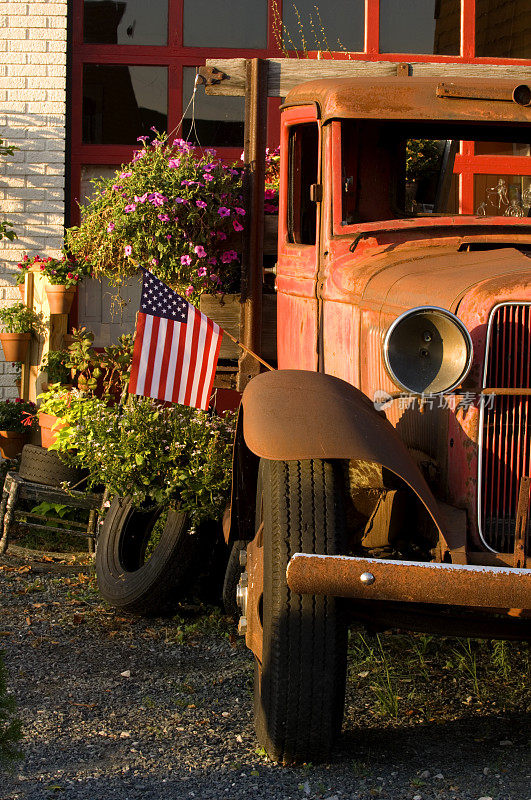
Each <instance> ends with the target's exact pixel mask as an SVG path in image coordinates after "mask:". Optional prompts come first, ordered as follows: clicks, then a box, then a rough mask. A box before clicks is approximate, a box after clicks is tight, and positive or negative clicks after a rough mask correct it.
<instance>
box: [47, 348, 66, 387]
mask: <svg viewBox="0 0 531 800" xmlns="http://www.w3.org/2000/svg"><path fill="white" fill-rule="evenodd" d="M67 361H68V353H67V352H66V350H48V352H47V353H46V354H45V355H44V357H43V359H42V361H41V372H46V374H47V376H48V381H49V383H62V384H64V383H68V382H69V378H70V373H69V371H68V369H67V366H66V362H67Z"/></svg>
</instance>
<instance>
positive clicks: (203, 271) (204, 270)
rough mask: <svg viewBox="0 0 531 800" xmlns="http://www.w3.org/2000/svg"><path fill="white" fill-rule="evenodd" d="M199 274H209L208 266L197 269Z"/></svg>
mask: <svg viewBox="0 0 531 800" xmlns="http://www.w3.org/2000/svg"><path fill="white" fill-rule="evenodd" d="M197 274H198V276H199V277H200V278H204V277H205V275H206V274H207V271H206V267H199V269H198V270H197Z"/></svg>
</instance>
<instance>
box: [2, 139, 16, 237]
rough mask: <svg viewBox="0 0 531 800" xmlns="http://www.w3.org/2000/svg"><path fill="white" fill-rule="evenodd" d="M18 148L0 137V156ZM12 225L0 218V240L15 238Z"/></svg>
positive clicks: (11, 152)
mask: <svg viewBox="0 0 531 800" xmlns="http://www.w3.org/2000/svg"><path fill="white" fill-rule="evenodd" d="M19 149H20V148H18V147H15V145H14V144H6V143H5V140H4V139H0V156H12V155H13V153H14V152H15V150H19ZM12 228H13V225H12V224H11V223H10V222H7V221H6V220H5V219H4V220H0V241H1V240H2V239H9V241H10V242H12V241H13V240H14V239H16V238H17V234H16V233H15V231H14V230H11V229H12Z"/></svg>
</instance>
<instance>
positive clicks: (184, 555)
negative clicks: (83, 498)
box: [96, 497, 204, 615]
mask: <svg viewBox="0 0 531 800" xmlns="http://www.w3.org/2000/svg"><path fill="white" fill-rule="evenodd" d="M164 515H166V516H164ZM154 532H155V534H157V541H155V539H154V536H153V533H154ZM159 536H160V538H159ZM199 541H200V534H199V533H190V531H189V526H188V520H187V516H186V514H184V513H182V512H180V511H175V510H172V509H169V510H164V509H162V508H160V507H156V508H150V509H146V510H144V509H138V508H135V507H134V506H133V503H132V501H131V499H130V498H128V497H125V498H121V497H116V498H114V500H113V501H112V503H111V505H110V508H109V510H108V512H107V514H106V516H105V520H104V523H103V526H102V529H101V532H100V534H99V536H98V541H97V546H96V576H97V580H98V588H99V590H100V592H101V595H102V596H103V598H104V599H105V600H107V602H108V603H110V604H111V605H112V606H115V607H116V608H120V609H121V610H122V611H129V612H133V613H140V614H146V615H163V614H171V612H172V611H173V610H174V609H175V606H176V604H177V602H178V600H179V599H180V597H181V596H182V592H183V590H184V589H185V588H186V587H187V586H188V584H189V583H190V580H191V579H192V578H193V577H194V575H195V570H194V566H195V564H196V563H197V561H198V558H199V552H200V546H199ZM203 544H204V543H203Z"/></svg>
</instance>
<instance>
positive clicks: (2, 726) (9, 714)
mask: <svg viewBox="0 0 531 800" xmlns="http://www.w3.org/2000/svg"><path fill="white" fill-rule="evenodd" d="M21 739H22V725H21V722H20V720H18V719H16V717H15V701H14V698H13V697H12V695H9V694H8V692H7V675H6V669H5V666H4V660H3V653H2V652H0V764H5V765H10V764H13V762H14V761H16V760H17V759H19V758H21V757H22V752H21V750H20V748H19V742H20V741H21Z"/></svg>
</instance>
